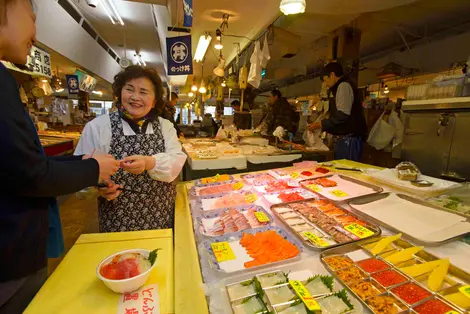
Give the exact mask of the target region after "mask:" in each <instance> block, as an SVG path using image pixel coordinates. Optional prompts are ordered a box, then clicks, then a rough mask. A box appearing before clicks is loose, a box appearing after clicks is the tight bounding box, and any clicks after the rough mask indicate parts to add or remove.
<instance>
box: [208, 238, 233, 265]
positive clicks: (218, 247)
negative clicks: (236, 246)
mask: <svg viewBox="0 0 470 314" xmlns="http://www.w3.org/2000/svg"><path fill="white" fill-rule="evenodd" d="M211 247H212V252H214V255H215V259H216V260H217V262H219V263H220V262H225V261H230V260H234V259H235V258H236V257H235V254H234V253H233V250H232V248H231V247H230V244H228V242H216V243H211Z"/></svg>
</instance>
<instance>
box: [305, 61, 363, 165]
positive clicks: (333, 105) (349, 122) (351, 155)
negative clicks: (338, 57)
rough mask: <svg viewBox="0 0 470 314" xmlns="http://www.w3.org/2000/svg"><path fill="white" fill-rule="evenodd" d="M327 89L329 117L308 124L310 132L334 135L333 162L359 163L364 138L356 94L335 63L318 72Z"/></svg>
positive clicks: (359, 103)
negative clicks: (351, 161) (319, 130)
mask: <svg viewBox="0 0 470 314" xmlns="http://www.w3.org/2000/svg"><path fill="white" fill-rule="evenodd" d="M320 77H321V79H322V80H323V81H324V82H325V84H326V85H327V87H328V88H329V90H328V97H329V104H330V109H329V113H330V117H329V118H327V119H325V120H322V121H321V122H316V123H312V124H309V125H308V128H309V130H315V129H320V128H321V129H322V131H325V132H327V133H330V134H332V135H333V136H334V142H335V147H334V149H335V159H337V160H338V159H349V160H354V161H360V160H361V155H362V149H363V142H364V140H365V137H366V135H367V125H366V120H365V117H364V109H363V108H362V104H361V100H360V98H359V93H358V91H357V88H356V86H355V84H354V83H352V82H350V81H349V80H348V79H347V78H346V77H345V76H344V72H343V67H342V66H341V64H339V63H337V62H331V63H328V64H327V65H326V66H325V67H324V68H323V70H322V72H321V76H320Z"/></svg>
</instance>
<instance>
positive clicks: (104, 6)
mask: <svg viewBox="0 0 470 314" xmlns="http://www.w3.org/2000/svg"><path fill="white" fill-rule="evenodd" d="M101 4H102V5H103V9H104V12H106V14H107V15H108V17H109V19H110V20H111V23H113V24H116V21H114V19H113V16H112V15H111V13H110V12H109V10H108V8H107V7H106V4H104V3H101Z"/></svg>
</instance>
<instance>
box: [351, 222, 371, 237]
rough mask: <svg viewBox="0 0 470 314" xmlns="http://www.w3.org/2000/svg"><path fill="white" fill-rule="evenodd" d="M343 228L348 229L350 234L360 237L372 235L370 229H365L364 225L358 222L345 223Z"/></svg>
mask: <svg viewBox="0 0 470 314" xmlns="http://www.w3.org/2000/svg"><path fill="white" fill-rule="evenodd" d="M345 229H346V230H348V231H349V232H351V233H352V234H354V235H356V236H358V237H359V238H361V239H363V238H367V237H370V236H373V235H374V232H373V231H371V230H369V229H367V228H366V227H364V226H361V225H360V224H357V223H353V224H350V225H347V226H346V227H345Z"/></svg>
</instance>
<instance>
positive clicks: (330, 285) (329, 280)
mask: <svg viewBox="0 0 470 314" xmlns="http://www.w3.org/2000/svg"><path fill="white" fill-rule="evenodd" d="M320 280H321V281H322V282H323V284H324V285H325V286H327V287H328V289H330V291H333V282H334V280H335V279H334V278H333V276H320Z"/></svg>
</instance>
